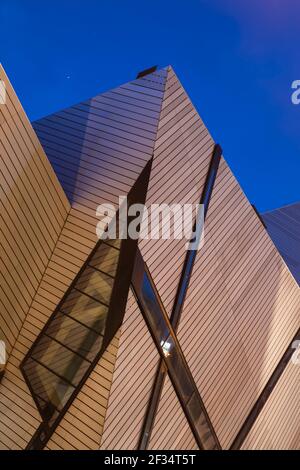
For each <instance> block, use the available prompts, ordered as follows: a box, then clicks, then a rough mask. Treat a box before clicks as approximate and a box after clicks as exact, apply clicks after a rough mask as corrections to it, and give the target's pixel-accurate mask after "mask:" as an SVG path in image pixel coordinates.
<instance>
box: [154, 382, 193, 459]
mask: <svg viewBox="0 0 300 470" xmlns="http://www.w3.org/2000/svg"><path fill="white" fill-rule="evenodd" d="M160 449H164V450H197V449H198V446H197V443H196V441H195V438H194V436H193V433H192V431H191V428H190V426H189V423H188V421H187V420H186V417H185V414H184V412H183V409H182V407H181V405H180V403H179V401H178V398H177V396H176V393H175V390H174V388H173V385H172V383H171V381H170V379H169V377H168V376H167V378H166V381H165V383H164V387H163V390H162V395H161V400H160V403H159V407H158V411H157V415H156V418H155V423H154V427H153V431H152V435H151V439H150V443H149V450H160Z"/></svg>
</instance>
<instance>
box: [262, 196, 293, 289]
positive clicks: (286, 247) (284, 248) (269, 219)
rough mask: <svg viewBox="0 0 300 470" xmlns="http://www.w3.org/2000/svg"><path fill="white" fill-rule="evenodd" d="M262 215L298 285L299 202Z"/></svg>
mask: <svg viewBox="0 0 300 470" xmlns="http://www.w3.org/2000/svg"><path fill="white" fill-rule="evenodd" d="M262 217H263V219H264V222H265V223H266V225H267V230H268V232H269V235H270V237H271V238H272V240H273V242H274V244H275V246H276V248H277V249H278V251H279V253H280V254H281V256H282V257H283V259H284V261H285V262H286V264H287V266H288V268H289V270H290V271H291V273H292V274H293V276H294V277H295V279H296V281H297V282H298V284H299V285H300V203H296V204H291V205H290V206H285V207H280V208H279V209H276V210H274V211H271V212H266V213H265V214H263V215H262Z"/></svg>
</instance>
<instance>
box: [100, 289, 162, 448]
mask: <svg viewBox="0 0 300 470" xmlns="http://www.w3.org/2000/svg"><path fill="white" fill-rule="evenodd" d="M157 361H158V353H157V350H156V347H155V345H154V343H153V340H152V337H151V335H150V333H149V331H148V328H147V326H146V324H145V321H144V319H143V316H142V314H141V312H140V310H139V308H138V306H137V304H136V301H135V298H134V296H133V294H132V293H131V292H130V295H129V297H128V305H127V309H126V314H125V318H124V322H123V325H122V329H121V337H120V345H119V350H118V357H117V361H116V368H115V372H114V377H113V384H112V388H111V393H110V397H109V404H108V409H107V414H106V419H105V426H104V432H103V437H102V441H101V449H129V450H131V449H136V448H137V444H138V439H139V435H140V429H141V426H142V420H143V417H144V414H145V410H146V406H147V403H148V401H149V395H150V392H151V387H152V383H153V377H154V373H155V370H156V365H157ZM120 430H121V432H120Z"/></svg>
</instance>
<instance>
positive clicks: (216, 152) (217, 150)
mask: <svg viewBox="0 0 300 470" xmlns="http://www.w3.org/2000/svg"><path fill="white" fill-rule="evenodd" d="M221 155H222V149H221V147H220V145H218V144H216V145H215V146H214V149H213V154H212V158H211V161H210V165H209V169H208V172H207V176H206V181H205V184H204V188H203V191H202V195H201V198H200V204H202V205H203V206H204V222H205V220H206V216H207V212H208V208H209V203H210V200H211V195H212V191H213V188H214V183H215V180H216V176H217V172H218V168H219V164H220V160H221ZM195 225H196V221H195ZM195 225H194V232H195ZM196 255H197V250H195V249H191V250H188V251H187V254H186V257H185V261H184V265H183V269H182V273H181V277H180V281H179V284H178V289H177V293H176V296H175V300H174V305H173V310H172V313H171V317H170V322H171V325H172V327H173V330H174V332H175V333H176V332H177V328H178V325H179V321H180V317H181V313H182V309H183V305H184V301H185V297H186V294H187V291H188V287H189V282H190V279H191V275H192V271H193V266H194V263H195V259H196ZM166 375H167V368H166V366H165V364H164V361H163V359H160V361H159V363H158V367H157V370H156V374H155V378H154V383H153V387H152V391H151V394H150V399H149V402H148V406H147V409H146V413H145V417H144V421H143V425H142V430H141V434H140V439H139V444H138V448H139V449H141V450H145V449H147V447H148V445H149V441H150V438H151V433H152V430H153V427H154V421H155V417H156V413H157V410H158V405H159V402H160V397H161V393H162V389H163V385H164V382H165V379H166ZM213 432H214V431H213ZM215 437H216V436H215ZM216 439H217V438H216Z"/></svg>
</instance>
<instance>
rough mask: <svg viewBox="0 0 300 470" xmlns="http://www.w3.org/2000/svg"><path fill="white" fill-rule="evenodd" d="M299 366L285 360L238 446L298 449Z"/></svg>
mask: <svg viewBox="0 0 300 470" xmlns="http://www.w3.org/2000/svg"><path fill="white" fill-rule="evenodd" d="M299 383H300V367H299V365H295V364H293V363H292V361H290V362H289V364H288V365H287V367H286V369H285V371H284V372H283V374H282V376H281V377H280V379H279V381H278V382H277V384H276V386H275V388H274V390H273V392H272V394H271V396H270V397H269V399H268V401H267V403H266V404H265V406H264V408H263V410H262V411H261V413H260V414H259V416H258V418H257V420H256V421H255V423H254V425H253V427H252V429H251V430H250V432H249V434H248V436H247V437H246V440H245V441H244V444H243V446H242V449H253V450H261V449H268V450H299V449H300V396H299Z"/></svg>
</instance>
